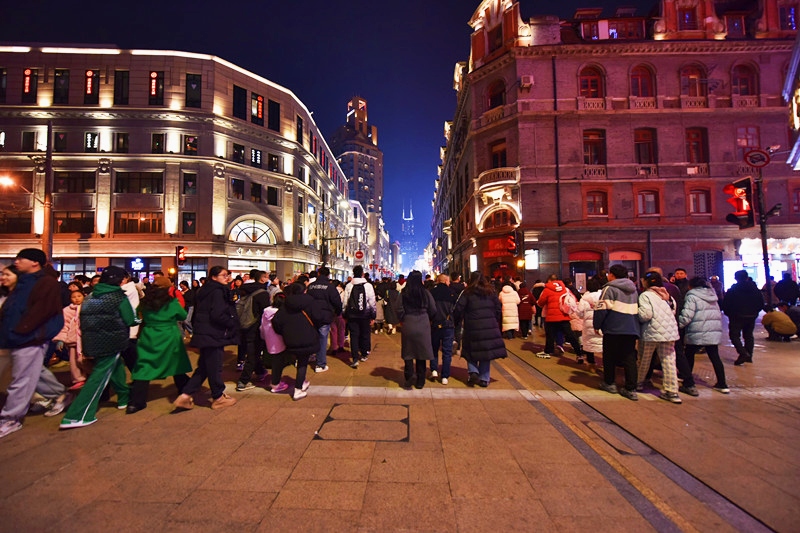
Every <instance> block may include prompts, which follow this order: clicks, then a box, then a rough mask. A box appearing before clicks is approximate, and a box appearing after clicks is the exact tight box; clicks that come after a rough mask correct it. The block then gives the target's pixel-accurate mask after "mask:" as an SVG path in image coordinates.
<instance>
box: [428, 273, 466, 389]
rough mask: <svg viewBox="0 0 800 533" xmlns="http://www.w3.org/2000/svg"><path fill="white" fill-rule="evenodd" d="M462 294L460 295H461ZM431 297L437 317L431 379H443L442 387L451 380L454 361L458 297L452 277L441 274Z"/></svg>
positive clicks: (433, 330)
mask: <svg viewBox="0 0 800 533" xmlns="http://www.w3.org/2000/svg"><path fill="white" fill-rule="evenodd" d="M459 294H460V293H459ZM431 296H433V301H434V302H435V303H436V316H435V317H434V319H433V322H432V323H431V344H432V345H433V359H431V379H433V380H435V379H436V378H437V377H440V378H441V382H442V385H447V383H448V382H449V380H450V366H451V364H452V360H453V341H454V339H455V323H454V322H453V304H454V303H455V300H456V298H458V296H454V295H453V291H452V290H450V276H448V275H447V274H439V275H438V276H437V277H436V285H435V286H434V287H433V289H431ZM440 349H441V350H442V367H441V374H439V361H438V359H439V350H440Z"/></svg>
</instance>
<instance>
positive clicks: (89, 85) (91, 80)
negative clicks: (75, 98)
mask: <svg viewBox="0 0 800 533" xmlns="http://www.w3.org/2000/svg"><path fill="white" fill-rule="evenodd" d="M99 102H100V71H99V70H87V71H85V72H84V73H83V103H84V104H85V105H97V103H99Z"/></svg>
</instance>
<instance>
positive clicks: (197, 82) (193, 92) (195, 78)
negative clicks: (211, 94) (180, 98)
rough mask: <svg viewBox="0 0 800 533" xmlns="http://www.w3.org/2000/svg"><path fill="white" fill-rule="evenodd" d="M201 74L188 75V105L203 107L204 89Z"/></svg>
mask: <svg viewBox="0 0 800 533" xmlns="http://www.w3.org/2000/svg"><path fill="white" fill-rule="evenodd" d="M201 81H202V79H201V76H200V74H187V75H186V107H201V105H200V104H201V96H202V95H201V93H202V91H203V85H202V83H201Z"/></svg>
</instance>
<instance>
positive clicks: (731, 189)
mask: <svg viewBox="0 0 800 533" xmlns="http://www.w3.org/2000/svg"><path fill="white" fill-rule="evenodd" d="M722 192H724V193H725V194H727V195H729V198H728V199H727V202H728V203H729V204H731V205H732V206H733V208H734V212H733V213H729V214H728V216H726V217H725V220H727V221H728V222H730V223H731V224H736V225H738V226H739V229H747V228H752V227H753V226H755V215H754V213H753V184H752V183H751V181H750V178H749V177H747V178H742V179H740V180H736V181H734V182H733V183H729V184H727V185H726V186H725V187H724V188H723V189H722Z"/></svg>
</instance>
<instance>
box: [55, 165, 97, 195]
mask: <svg viewBox="0 0 800 533" xmlns="http://www.w3.org/2000/svg"><path fill="white" fill-rule="evenodd" d="M95 181H96V176H95V173H94V172H78V171H74V170H71V171H68V172H60V171H59V172H55V173H54V175H53V192H58V193H61V192H67V193H92V192H95V191H96V189H95V187H96V185H95Z"/></svg>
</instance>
